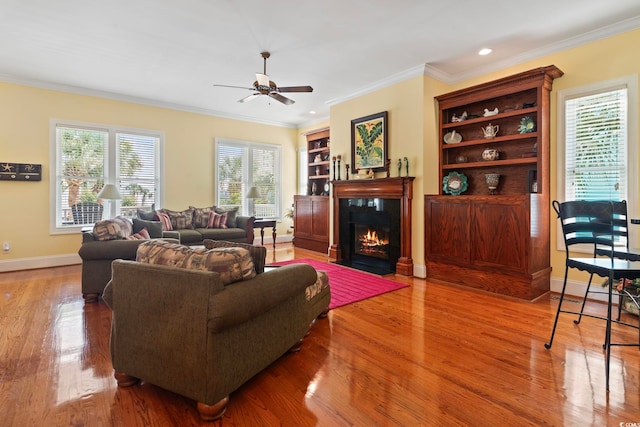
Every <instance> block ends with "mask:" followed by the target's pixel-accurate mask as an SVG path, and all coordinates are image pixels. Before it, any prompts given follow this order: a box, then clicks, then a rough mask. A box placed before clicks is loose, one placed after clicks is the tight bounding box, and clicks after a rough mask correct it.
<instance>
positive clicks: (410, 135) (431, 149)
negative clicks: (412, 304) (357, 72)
mask: <svg viewBox="0 0 640 427" xmlns="http://www.w3.org/2000/svg"><path fill="white" fill-rule="evenodd" d="M639 43H640V30H635V31H629V32H627V33H624V34H621V35H617V36H613V37H609V38H606V39H603V40H599V41H596V42H593V43H589V44H587V45H583V46H580V47H576V48H573V49H569V50H565V51H562V52H559V53H556V54H553V55H548V56H545V57H542V58H539V59H536V60H534V61H528V62H526V63H523V64H519V65H517V66H513V67H509V68H506V69H502V70H500V71H497V72H494V73H490V74H487V75H484V76H480V77H476V78H473V79H468V80H466V81H461V82H457V83H455V84H445V83H442V82H440V81H437V80H435V79H432V78H430V77H428V76H425V77H424V78H417V79H410V80H408V81H405V82H401V83H398V84H395V85H393V86H390V87H387V88H384V89H381V90H379V91H376V92H373V93H371V94H367V95H364V96H362V97H359V98H357V99H353V100H349V101H346V102H344V103H341V104H339V105H336V106H333V107H332V108H331V143H332V149H331V151H332V153H334V152H335V153H339V152H340V151H341V152H342V153H343V154H346V153H348V152H349V148H348V147H349V144H350V121H351V120H352V119H354V118H357V117H361V116H365V115H368V114H373V113H377V112H380V111H385V110H387V111H389V121H390V127H391V134H390V138H389V151H390V157H391V158H392V159H396V158H397V157H399V156H404V155H405V154H406V153H408V154H410V155H411V156H412V158H413V159H414V160H413V161H412V162H411V164H412V167H411V175H414V174H415V175H416V176H418V177H420V178H419V179H416V182H415V184H414V205H413V206H414V209H413V218H414V221H413V233H412V235H413V260H414V264H415V265H416V266H417V267H418V271H416V273H420V270H421V268H420V267H423V266H424V249H423V247H424V238H423V237H422V236H423V233H424V228H423V217H424V215H423V206H424V203H423V202H424V200H423V195H424V194H434V193H437V192H438V190H439V187H440V185H441V184H440V182H439V178H438V173H437V167H438V146H439V144H440V141H439V140H438V137H437V108H436V104H435V101H434V99H433V98H434V97H435V96H437V95H441V94H443V93H448V92H451V91H455V90H458V89H463V88H466V87H469V86H473V85H476V84H479V83H483V82H486V81H491V80H494V79H497V78H500V77H505V76H509V75H511V74H515V73H518V72H522V71H526V70H530V69H532V68H536V67H542V66H547V65H556V66H557V67H558V68H560V69H561V70H562V71H564V73H565V75H564V76H563V77H562V78H559V79H557V80H556V81H555V82H554V83H553V92H552V94H551V147H550V148H551V181H550V183H551V194H550V196H551V200H553V199H555V198H556V185H557V176H556V157H557V156H556V150H557V144H556V141H557V135H556V129H557V118H556V114H557V108H556V107H557V104H556V103H557V96H556V93H557V91H559V90H563V89H567V88H574V87H578V86H582V85H586V84H590V83H595V82H599V81H603V80H609V79H613V78H616V77H621V76H626V75H630V74H637V73H638V72H640V57H639V56H637V55H630V54H629V53H630V52H635V51H636V50H637V46H638V44H639ZM490 59H491V58H490V57H488V60H490ZM636 78H637V76H636ZM632 120H635V122H636V123H637V122H638V117H635V118H632ZM633 142H636V143H637V141H633ZM334 147H335V148H334ZM349 156H350V154H349V155H348V156H347V157H349ZM415 159H417V160H418V161H417V162H416V160H415ZM416 163H417V164H416ZM393 164H394V162H392V166H393ZM392 170H394V169H393V167H392ZM636 179H637V177H636ZM630 215H632V216H635V217H638V216H640V213H638V212H635V213H634V212H630ZM556 228H557V221H556V218H555V216H554V215H553V212H552V218H551V236H550V238H551V248H552V249H551V264H552V267H553V272H552V277H555V278H561V277H562V275H563V274H564V257H565V255H564V251H559V250H557V249H556V232H557V230H556Z"/></svg>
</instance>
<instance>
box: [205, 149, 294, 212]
mask: <svg viewBox="0 0 640 427" xmlns="http://www.w3.org/2000/svg"><path fill="white" fill-rule="evenodd" d="M220 144H226V145H228V146H236V147H242V148H247V149H249V154H250V157H249V159H248V161H249V163H250V162H251V161H252V158H251V155H252V150H253V149H255V148H260V147H264V148H265V149H270V150H275V151H276V152H277V154H278V155H277V156H276V157H277V158H276V164H275V165H274V180H275V186H276V189H277V192H276V195H275V196H276V197H275V200H274V205H275V206H276V210H277V211H278V215H277V216H276V218H273V219H275V220H276V221H277V222H281V221H282V218H283V216H284V212H283V209H282V197H283V196H282V166H281V165H282V151H283V150H282V145H278V144H271V143H267V142H255V141H246V140H240V139H231V138H215V139H214V154H213V162H214V169H215V173H214V174H213V182H214V189H215V194H214V200H215V204H216V205H217V204H218V201H219V200H218V196H219V194H218V191H217V189H218V188H220V185H219V183H218V161H219V160H220V159H219V157H218V154H219V150H218V147H219V146H220ZM249 166H250V165H249V164H247V165H243V167H244V168H245V169H248V168H249ZM250 174H251V172H249V171H248V170H243V176H242V179H243V183H244V184H246V185H247V186H248V185H249V182H248V179H249V177H250ZM251 178H253V177H252V176H251ZM247 188H248V187H247ZM242 198H243V200H246V198H245V197H244V195H243V196H242ZM252 203H253V202H252ZM242 206H243V208H247V209H248V208H249V206H248V204H245V203H243V204H242ZM241 215H249V213H248V212H242V214H241Z"/></svg>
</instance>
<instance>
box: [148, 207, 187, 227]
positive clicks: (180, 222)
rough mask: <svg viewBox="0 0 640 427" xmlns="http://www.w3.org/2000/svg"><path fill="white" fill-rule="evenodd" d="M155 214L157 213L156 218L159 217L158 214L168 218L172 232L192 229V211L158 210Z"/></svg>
mask: <svg viewBox="0 0 640 427" xmlns="http://www.w3.org/2000/svg"><path fill="white" fill-rule="evenodd" d="M156 212H157V213H158V216H160V213H163V214H166V215H167V216H169V219H170V220H171V229H172V230H185V229H186V230H188V229H193V209H185V210H183V211H180V212H178V211H172V210H170V209H160V210H158V211H156Z"/></svg>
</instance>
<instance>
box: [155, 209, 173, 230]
mask: <svg viewBox="0 0 640 427" xmlns="http://www.w3.org/2000/svg"><path fill="white" fill-rule="evenodd" d="M156 215H157V216H158V219H159V220H160V224H162V229H163V230H164V231H171V230H173V226H172V225H171V219H170V218H169V215H167V214H166V213H164V212H160V211H156Z"/></svg>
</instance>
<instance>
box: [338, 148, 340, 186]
mask: <svg viewBox="0 0 640 427" xmlns="http://www.w3.org/2000/svg"><path fill="white" fill-rule="evenodd" d="M340 159H341V156H340V154H338V181H340Z"/></svg>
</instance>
